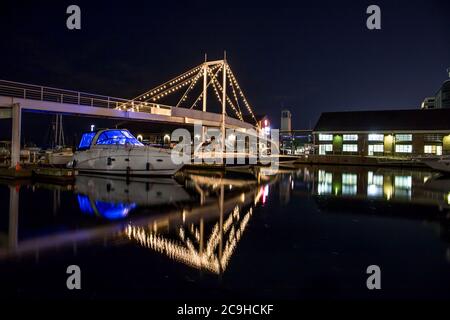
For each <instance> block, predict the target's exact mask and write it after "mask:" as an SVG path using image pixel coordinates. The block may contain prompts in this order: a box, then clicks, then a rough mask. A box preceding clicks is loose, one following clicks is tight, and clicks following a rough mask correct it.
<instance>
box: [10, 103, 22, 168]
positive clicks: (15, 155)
mask: <svg viewBox="0 0 450 320" xmlns="http://www.w3.org/2000/svg"><path fill="white" fill-rule="evenodd" d="M21 131H22V109H21V107H20V104H19V103H14V104H13V105H12V136H11V168H15V167H16V165H17V164H18V163H20V134H21Z"/></svg>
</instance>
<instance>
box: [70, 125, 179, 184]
mask: <svg viewBox="0 0 450 320" xmlns="http://www.w3.org/2000/svg"><path fill="white" fill-rule="evenodd" d="M182 166H183V164H175V163H174V162H173V161H172V158H171V150H170V149H162V148H155V147H149V146H145V145H144V144H142V143H141V142H140V141H138V140H137V139H136V138H135V137H134V136H133V135H132V134H131V133H130V132H129V131H128V130H125V129H102V130H97V131H93V132H86V133H84V134H83V136H82V137H81V141H80V144H79V146H78V150H77V151H76V152H75V154H74V156H73V159H72V161H70V162H69V164H68V167H70V168H76V169H77V170H78V171H80V172H95V173H103V174H115V175H137V176H155V175H156V176H170V175H173V174H175V173H176V172H177V171H178V170H180V169H181V167H182Z"/></svg>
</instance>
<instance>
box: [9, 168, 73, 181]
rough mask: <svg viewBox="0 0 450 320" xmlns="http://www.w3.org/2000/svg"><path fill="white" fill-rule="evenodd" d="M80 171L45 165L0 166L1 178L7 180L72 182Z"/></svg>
mask: <svg viewBox="0 0 450 320" xmlns="http://www.w3.org/2000/svg"><path fill="white" fill-rule="evenodd" d="M77 175H78V171H76V170H73V169H66V168H59V167H45V166H36V165H33V166H32V165H30V166H24V167H20V166H19V167H16V168H9V167H0V178H2V179H7V180H35V181H48V182H54V183H72V182H74V181H75V177H76V176H77Z"/></svg>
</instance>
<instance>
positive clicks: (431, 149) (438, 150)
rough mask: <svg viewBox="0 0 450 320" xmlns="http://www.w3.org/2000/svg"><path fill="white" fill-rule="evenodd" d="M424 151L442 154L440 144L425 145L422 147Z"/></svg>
mask: <svg viewBox="0 0 450 320" xmlns="http://www.w3.org/2000/svg"><path fill="white" fill-rule="evenodd" d="M424 153H428V154H436V155H438V156H440V155H442V146H436V145H426V146H425V147H424Z"/></svg>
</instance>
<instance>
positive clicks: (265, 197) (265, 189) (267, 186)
mask: <svg viewBox="0 0 450 320" xmlns="http://www.w3.org/2000/svg"><path fill="white" fill-rule="evenodd" d="M268 196H269V185H265V186H264V192H263V198H262V203H263V204H264V203H266V201H267V197H268Z"/></svg>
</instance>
